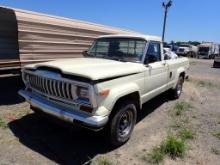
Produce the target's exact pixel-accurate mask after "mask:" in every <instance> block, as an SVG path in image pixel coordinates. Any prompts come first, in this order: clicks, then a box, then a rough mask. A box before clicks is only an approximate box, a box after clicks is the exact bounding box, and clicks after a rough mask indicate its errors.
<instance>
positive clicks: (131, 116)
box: [107, 102, 137, 147]
mask: <svg viewBox="0 0 220 165" xmlns="http://www.w3.org/2000/svg"><path fill="white" fill-rule="evenodd" d="M114 112H115V113H114V114H113V115H112V117H111V119H110V122H109V125H108V129H107V132H108V134H107V136H108V137H107V138H108V139H109V140H110V143H111V145H112V146H114V147H117V146H120V145H122V144H124V143H125V142H127V141H128V139H129V138H130V136H131V134H132V132H133V129H134V125H135V123H136V118H137V110H136V107H135V105H134V104H133V103H132V102H127V103H126V102H122V103H120V104H119V105H118V106H117V107H116V109H115V110H114Z"/></svg>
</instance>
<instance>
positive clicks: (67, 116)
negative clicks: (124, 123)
mask: <svg viewBox="0 0 220 165" xmlns="http://www.w3.org/2000/svg"><path fill="white" fill-rule="evenodd" d="M18 93H19V95H21V96H22V97H24V98H25V100H26V101H27V102H28V103H30V105H31V106H32V107H34V108H36V109H38V110H40V111H42V112H44V113H46V114H49V115H52V116H55V117H57V118H59V119H61V120H63V121H66V122H70V123H77V124H79V125H81V126H83V127H87V128H89V129H93V130H98V129H101V128H103V127H104V126H105V124H106V123H107V122H108V117H107V116H88V115H85V114H81V113H79V112H76V111H73V112H71V113H70V112H68V111H66V110H65V108H60V107H59V108H57V107H56V106H55V105H54V104H53V103H50V102H48V101H45V100H44V99H42V98H39V97H35V96H33V95H32V93H31V92H28V91H25V90H20V91H19V92H18Z"/></svg>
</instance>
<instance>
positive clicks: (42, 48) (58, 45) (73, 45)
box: [0, 8, 135, 66]
mask: <svg viewBox="0 0 220 165" xmlns="http://www.w3.org/2000/svg"><path fill="white" fill-rule="evenodd" d="M2 10H6V9H4V8H0V16H1V17H0V21H1V19H2V21H5V18H7V17H2V15H4V12H2ZM7 10H9V11H10V12H11V13H10V14H11V15H10V17H8V18H10V20H11V18H13V20H14V21H12V22H8V23H5V26H6V25H7V26H8V25H9V24H10V25H13V26H10V27H12V29H11V30H10V28H9V29H8V28H6V27H3V26H1V27H0V36H1V35H2V38H1V37H0V38H1V39H0V43H3V44H2V46H0V55H1V53H3V54H4V57H5V58H7V59H10V58H12V56H13V57H16V58H17V59H18V58H19V57H18V50H16V46H17V45H18V44H19V54H20V60H21V66H24V65H26V64H29V63H35V62H42V61H49V60H55V59H61V58H76V57H82V51H84V50H87V49H88V47H89V46H90V45H91V43H92V42H93V41H94V40H95V39H96V38H97V37H98V36H100V35H105V34H119V33H120V34H133V33H135V32H133V31H127V30H124V29H119V28H113V27H109V26H104V25H99V24H94V23H90V22H83V21H79V20H73V19H67V18H62V17H55V16H50V15H45V14H40V13H35V12H31V11H25V10H19V9H7ZM16 18H17V22H16ZM6 20H7V21H8V20H9V19H6ZM8 30H9V31H13V33H10V34H9V33H8ZM1 31H2V33H1ZM5 31H6V32H7V35H5V33H4V32H5ZM15 32H16V33H15ZM3 36H4V37H3ZM15 38H16V41H15ZM2 39H3V40H2ZM12 39H13V41H12ZM17 42H18V43H17ZM0 45H1V44H0ZM11 48H12V49H11ZM16 52H17V54H16ZM15 55H16V56H15ZM0 59H1V58H0ZM0 62H1V61H0ZM0 64H1V63H0Z"/></svg>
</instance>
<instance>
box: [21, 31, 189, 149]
mask: <svg viewBox="0 0 220 165" xmlns="http://www.w3.org/2000/svg"><path fill="white" fill-rule="evenodd" d="M85 55H86V58H75V59H68V60H67V59H66V60H65V59H63V60H56V61H51V62H46V63H39V64H32V65H28V66H26V67H24V69H23V74H22V76H23V80H24V83H25V84H26V89H25V90H21V91H20V92H19V93H20V95H21V96H23V97H24V98H25V99H26V100H27V101H28V102H29V103H30V105H31V108H32V109H33V110H35V111H37V112H39V111H40V112H44V113H46V114H49V115H51V116H55V117H58V118H59V119H61V120H64V121H67V122H70V123H74V124H79V125H81V126H83V127H86V128H89V129H92V130H96V131H98V130H101V129H104V130H105V131H106V137H107V138H108V139H109V141H110V142H111V144H112V145H113V146H119V145H122V144H123V143H125V142H126V141H127V140H128V139H129V138H130V136H131V133H132V131H133V128H134V125H135V123H136V118H137V111H140V110H142V105H143V104H144V103H145V102H147V101H148V100H150V99H152V98H153V97H155V96H157V95H159V94H161V93H163V92H164V91H167V90H171V91H172V94H173V97H174V98H179V97H180V95H181V92H182V86H183V82H184V79H185V78H186V77H187V76H188V69H189V60H188V59H187V58H183V57H182V58H178V59H174V60H164V54H163V44H162V41H161V38H160V37H156V36H145V35H109V36H102V37H99V38H98V39H97V40H96V41H95V42H94V43H93V44H92V46H91V47H90V49H89V50H88V52H85Z"/></svg>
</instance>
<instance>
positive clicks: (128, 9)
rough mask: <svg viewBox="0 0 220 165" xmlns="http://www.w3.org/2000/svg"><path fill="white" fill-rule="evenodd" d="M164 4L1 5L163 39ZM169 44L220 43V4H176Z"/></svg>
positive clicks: (89, 0)
mask: <svg viewBox="0 0 220 165" xmlns="http://www.w3.org/2000/svg"><path fill="white" fill-rule="evenodd" d="M162 1H163V0H136V1H135V0H62V1H61V0H1V1H0V5H3V6H10V7H15V8H20V9H26V10H32V11H37V12H42V13H47V14H52V15H58V16H64V17H68V18H74V19H80V20H85V21H90V22H95V23H100V24H105V25H110V26H115V27H120V28H125V29H131V30H134V31H139V32H142V33H145V34H151V35H161V33H162V22H163V10H162V7H161V3H162ZM165 40H166V41H170V40H175V41H178V40H182V41H188V40H198V41H215V42H219V43H220V0H173V6H172V8H171V9H170V11H169V14H168V21H167V32H166V38H165Z"/></svg>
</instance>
